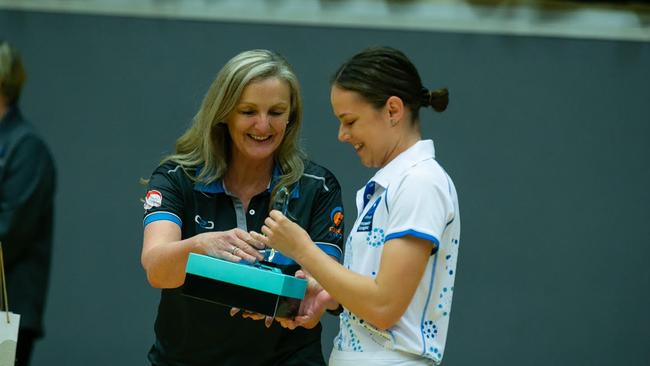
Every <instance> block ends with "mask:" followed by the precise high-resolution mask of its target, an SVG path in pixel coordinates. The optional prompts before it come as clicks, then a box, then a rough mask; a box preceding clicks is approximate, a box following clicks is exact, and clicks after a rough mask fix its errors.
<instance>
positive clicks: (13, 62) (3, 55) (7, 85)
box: [0, 40, 27, 105]
mask: <svg viewBox="0 0 650 366" xmlns="http://www.w3.org/2000/svg"><path fill="white" fill-rule="evenodd" d="M26 79H27V75H26V74H25V68H24V66H23V63H22V61H21V59H20V56H19V55H18V53H17V52H16V50H14V49H13V48H12V47H11V45H9V43H8V42H6V41H2V40H0V98H5V99H6V100H5V104H6V105H13V104H16V103H17V102H18V99H20V92H21V90H22V88H23V85H24V84H25V80H26Z"/></svg>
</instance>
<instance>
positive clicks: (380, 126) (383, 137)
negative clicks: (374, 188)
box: [330, 85, 395, 167]
mask: <svg viewBox="0 0 650 366" xmlns="http://www.w3.org/2000/svg"><path fill="white" fill-rule="evenodd" d="M330 101H331V102H332V110H333V111H334V115H336V117H337V118H338V120H339V122H340V126H339V136H338V137H339V141H341V142H347V143H349V144H350V145H352V147H354V150H355V151H356V152H357V154H358V155H359V158H361V163H362V164H363V165H365V166H367V167H382V166H384V165H386V164H387V163H388V162H389V161H390V160H391V159H392V157H393V155H394V154H393V152H394V149H395V136H391V133H390V119H389V116H388V112H387V111H386V108H382V109H379V110H378V109H376V108H375V107H374V106H372V105H371V104H370V103H368V102H367V101H365V100H364V99H363V98H362V97H361V96H360V95H359V94H358V93H357V92H353V91H349V90H345V89H341V88H339V87H337V86H336V85H335V86H333V87H332V91H331V94H330Z"/></svg>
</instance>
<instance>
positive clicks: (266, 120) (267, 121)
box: [256, 113, 273, 129]
mask: <svg viewBox="0 0 650 366" xmlns="http://www.w3.org/2000/svg"><path fill="white" fill-rule="evenodd" d="M272 118H273V117H272V116H271V115H270V114H267V113H261V114H260V115H259V119H258V120H257V123H256V125H257V127H258V128H262V129H270V128H271V120H272Z"/></svg>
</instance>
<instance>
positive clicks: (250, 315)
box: [230, 308, 273, 328]
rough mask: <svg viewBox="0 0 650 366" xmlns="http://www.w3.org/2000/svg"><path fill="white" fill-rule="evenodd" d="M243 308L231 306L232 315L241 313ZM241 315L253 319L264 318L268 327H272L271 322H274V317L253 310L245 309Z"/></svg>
mask: <svg viewBox="0 0 650 366" xmlns="http://www.w3.org/2000/svg"><path fill="white" fill-rule="evenodd" d="M240 310H241V309H239V308H230V316H235V315H237V313H239V311H240ZM241 317H242V318H244V319H252V320H262V319H264V325H265V326H266V327H267V328H270V327H271V324H273V318H272V317H270V316H266V315H264V314H260V313H254V312H252V311H248V310H244V311H243V312H242V314H241Z"/></svg>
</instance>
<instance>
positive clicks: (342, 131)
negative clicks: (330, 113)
mask: <svg viewBox="0 0 650 366" xmlns="http://www.w3.org/2000/svg"><path fill="white" fill-rule="evenodd" d="M338 138H339V141H341V142H346V141H347V140H348V139H349V138H350V134H349V133H348V131H347V128H346V127H345V125H344V124H342V123H341V125H340V126H339V136H338Z"/></svg>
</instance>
